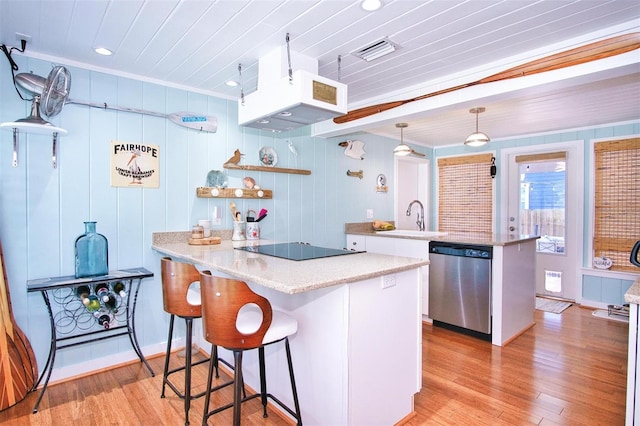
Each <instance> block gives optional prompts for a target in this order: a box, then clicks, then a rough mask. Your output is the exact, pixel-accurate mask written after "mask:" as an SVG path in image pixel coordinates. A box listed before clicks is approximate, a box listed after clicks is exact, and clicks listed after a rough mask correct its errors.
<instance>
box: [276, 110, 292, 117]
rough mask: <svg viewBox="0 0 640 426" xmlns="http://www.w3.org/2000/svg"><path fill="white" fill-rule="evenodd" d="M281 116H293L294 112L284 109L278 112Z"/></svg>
mask: <svg viewBox="0 0 640 426" xmlns="http://www.w3.org/2000/svg"><path fill="white" fill-rule="evenodd" d="M278 115H279V116H280V117H291V116H292V115H293V114H291V113H290V112H289V111H282V112H281V113H280V114H278Z"/></svg>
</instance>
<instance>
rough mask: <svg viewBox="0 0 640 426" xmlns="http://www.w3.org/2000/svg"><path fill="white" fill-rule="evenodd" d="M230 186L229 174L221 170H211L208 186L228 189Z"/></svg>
mask: <svg viewBox="0 0 640 426" xmlns="http://www.w3.org/2000/svg"><path fill="white" fill-rule="evenodd" d="M228 184H229V181H228V180H227V174H226V173H224V172H221V171H220V170H211V171H210V172H209V173H207V186H208V187H210V188H226V187H227V185H228Z"/></svg>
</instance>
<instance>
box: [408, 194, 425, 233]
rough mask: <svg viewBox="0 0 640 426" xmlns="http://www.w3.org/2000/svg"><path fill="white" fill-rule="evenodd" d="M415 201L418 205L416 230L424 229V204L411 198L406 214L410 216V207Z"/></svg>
mask: <svg viewBox="0 0 640 426" xmlns="http://www.w3.org/2000/svg"><path fill="white" fill-rule="evenodd" d="M416 203H417V204H418V205H419V206H420V211H419V212H418V218H417V219H416V225H418V230H420V231H424V206H423V205H422V203H421V202H420V201H418V200H413V201H412V202H411V203H409V207H407V216H411V207H413V205H414V204H416Z"/></svg>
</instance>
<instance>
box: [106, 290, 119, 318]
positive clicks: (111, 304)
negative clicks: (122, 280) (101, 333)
mask: <svg viewBox="0 0 640 426" xmlns="http://www.w3.org/2000/svg"><path fill="white" fill-rule="evenodd" d="M104 305H105V306H106V307H107V308H108V309H109V310H110V311H111V312H113V313H114V314H117V313H118V301H117V300H116V295H115V294H114V293H109V294H107V295H106V296H105V297H104Z"/></svg>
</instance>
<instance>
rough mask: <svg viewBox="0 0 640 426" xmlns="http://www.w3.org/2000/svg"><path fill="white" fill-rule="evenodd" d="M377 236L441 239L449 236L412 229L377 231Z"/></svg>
mask: <svg viewBox="0 0 640 426" xmlns="http://www.w3.org/2000/svg"><path fill="white" fill-rule="evenodd" d="M376 234H384V235H388V236H394V235H395V236H398V237H424V238H429V237H441V236H443V235H447V233H446V232H438V231H416V230H411V229H394V230H393V231H376Z"/></svg>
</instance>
